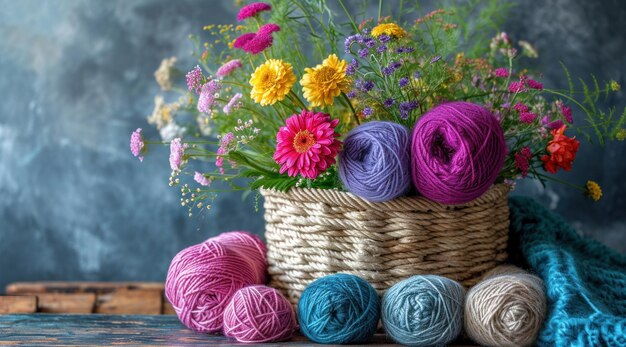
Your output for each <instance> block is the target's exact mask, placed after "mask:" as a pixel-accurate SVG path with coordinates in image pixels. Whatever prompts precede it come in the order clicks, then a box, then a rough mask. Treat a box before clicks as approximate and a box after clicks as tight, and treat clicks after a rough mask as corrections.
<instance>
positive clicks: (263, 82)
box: [259, 69, 276, 89]
mask: <svg viewBox="0 0 626 347" xmlns="http://www.w3.org/2000/svg"><path fill="white" fill-rule="evenodd" d="M275 81H276V72H275V71H274V70H273V69H268V70H265V71H264V73H263V74H262V75H261V78H260V80H259V87H260V88H261V89H270V88H272V87H273V86H274V82H275Z"/></svg>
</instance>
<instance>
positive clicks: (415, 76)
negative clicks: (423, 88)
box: [413, 71, 422, 80]
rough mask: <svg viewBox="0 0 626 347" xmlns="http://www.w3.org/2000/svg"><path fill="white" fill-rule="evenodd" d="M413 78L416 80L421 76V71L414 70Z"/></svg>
mask: <svg viewBox="0 0 626 347" xmlns="http://www.w3.org/2000/svg"><path fill="white" fill-rule="evenodd" d="M413 78H415V79H416V80H418V79H420V78H422V73H421V72H419V71H415V72H414V73H413Z"/></svg>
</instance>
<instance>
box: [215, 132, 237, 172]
mask: <svg viewBox="0 0 626 347" xmlns="http://www.w3.org/2000/svg"><path fill="white" fill-rule="evenodd" d="M234 140H235V135H233V133H226V134H224V135H223V136H222V138H221V139H220V148H218V149H217V152H216V154H217V159H215V166H217V167H219V168H220V173H221V174H222V175H223V174H224V156H225V155H227V154H228V152H230V150H231V149H232V148H233V146H232V142H233V141H234ZM232 164H233V162H231V165H232Z"/></svg>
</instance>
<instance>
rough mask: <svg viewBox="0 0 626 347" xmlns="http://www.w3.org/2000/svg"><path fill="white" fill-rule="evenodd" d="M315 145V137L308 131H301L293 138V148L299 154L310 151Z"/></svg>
mask: <svg viewBox="0 0 626 347" xmlns="http://www.w3.org/2000/svg"><path fill="white" fill-rule="evenodd" d="M315 143H316V141H315V136H314V135H313V134H311V133H310V132H309V131H308V130H300V131H299V132H298V133H297V134H296V136H295V137H294V138H293V148H295V150H296V152H298V153H304V152H306V151H308V150H309V149H310V148H311V147H313V146H314V145H315Z"/></svg>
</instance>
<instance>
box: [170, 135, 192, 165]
mask: <svg viewBox="0 0 626 347" xmlns="http://www.w3.org/2000/svg"><path fill="white" fill-rule="evenodd" d="M180 141H181V138H180V137H177V138H175V139H173V140H172V142H170V167H171V168H172V170H173V171H180V166H181V164H182V163H183V156H184V154H185V149H187V148H189V144H187V143H181V142H180Z"/></svg>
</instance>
